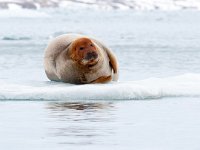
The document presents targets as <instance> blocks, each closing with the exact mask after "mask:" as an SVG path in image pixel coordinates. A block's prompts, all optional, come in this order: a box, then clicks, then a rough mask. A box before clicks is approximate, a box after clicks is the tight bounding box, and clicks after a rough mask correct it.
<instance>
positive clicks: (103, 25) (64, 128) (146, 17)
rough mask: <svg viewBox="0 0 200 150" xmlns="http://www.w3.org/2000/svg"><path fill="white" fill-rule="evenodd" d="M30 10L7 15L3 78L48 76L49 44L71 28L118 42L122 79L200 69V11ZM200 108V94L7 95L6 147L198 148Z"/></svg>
mask: <svg viewBox="0 0 200 150" xmlns="http://www.w3.org/2000/svg"><path fill="white" fill-rule="evenodd" d="M0 13H1V12H0ZM16 13H19V12H16ZM23 13H24V14H26V13H28V12H26V11H24V12H23ZM23 13H20V14H19V16H18V15H17V14H16V15H15V16H16V17H10V16H9V15H8V16H7V17H1V18H0V29H1V30H0V80H3V81H5V82H6V81H9V82H18V83H24V82H27V81H28V82H29V81H31V82H44V81H47V78H46V76H45V74H44V70H43V52H44V48H45V47H46V45H47V43H48V41H49V39H50V38H52V37H55V36H57V35H60V34H63V33H72V32H73V33H80V34H86V35H91V36H95V37H97V38H98V39H101V40H102V41H104V42H105V43H106V44H107V45H108V46H110V47H111V48H112V49H113V51H114V52H115V53H116V55H117V57H118V59H119V64H120V81H132V80H138V79H146V78H150V77H169V76H175V75H181V74H184V73H200V65H199V64H200V59H199V58H200V42H199V41H200V19H199V18H200V12H197V11H174V12H159V11H155V12H135V11H94V10H83V11H75V10H43V12H41V11H38V12H34V11H33V12H31V15H30V16H27V15H24V14H23ZM29 13H30V12H29ZM199 107H200V102H199V98H198V97H191V98H164V99H158V100H146V101H126V100H124V101H123V102H122V101H118V102H116V101H112V100H110V101H109V102H105V101H88V100H82V101H81V102H73V101H69V100H68V101H67V102H60V101H59V100H58V101H57V102H52V101H46V102H45V101H37V102H35V101H31V99H30V100H27V101H15V100H12V101H4V100H1V102H0V149H6V150H18V149H19V150H21V149H29V150H34V149H48V150H51V149H57V150H62V149H87V150H90V149H91V150H92V149H108V150H111V149H123V150H124V149H129V150H132V149H148V150H149V149H154V150H155V149H158V150H160V149H176V150H177V149H182V150H183V149H199V148H200V144H199V140H200V128H199V126H200V121H199V117H200V111H199Z"/></svg>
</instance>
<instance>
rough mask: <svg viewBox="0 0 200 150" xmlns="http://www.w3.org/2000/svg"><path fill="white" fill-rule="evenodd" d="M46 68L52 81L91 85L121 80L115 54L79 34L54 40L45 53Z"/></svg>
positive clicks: (99, 43) (102, 45) (93, 40)
mask: <svg viewBox="0 0 200 150" xmlns="http://www.w3.org/2000/svg"><path fill="white" fill-rule="evenodd" d="M44 67H45V72H46V75H47V77H48V78H49V79H50V80H52V81H61V82H66V83H72V84H88V83H106V82H109V81H117V80H118V63H117V59H116V57H115V55H114V54H113V52H112V51H111V50H110V49H109V48H107V47H106V46H105V45H104V44H103V43H101V42H99V41H98V40H96V39H93V38H89V37H86V36H82V35H78V34H64V35H61V36H58V37H56V38H55V39H53V40H52V41H51V42H50V43H49V44H48V46H47V48H46V50H45V56H44Z"/></svg>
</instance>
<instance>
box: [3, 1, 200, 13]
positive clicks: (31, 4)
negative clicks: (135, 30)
mask: <svg viewBox="0 0 200 150" xmlns="http://www.w3.org/2000/svg"><path fill="white" fill-rule="evenodd" d="M10 4H15V5H19V6H21V7H23V8H31V9H38V8H43V7H44V8H48V7H65V8H73V9H76V10H78V9H80V8H86V9H88V8H93V9H104V10H110V9H121V10H124V9H125V10H126V9H134V10H157V9H159V10H167V11H168V10H180V9H196V10H200V1H199V0H178V1H177V0H118V1H116V0H101V1H99V0H78V1H73V0H48V1H44V0H29V1H25V0H0V8H1V7H2V8H8V9H9V8H10V7H9V5H10Z"/></svg>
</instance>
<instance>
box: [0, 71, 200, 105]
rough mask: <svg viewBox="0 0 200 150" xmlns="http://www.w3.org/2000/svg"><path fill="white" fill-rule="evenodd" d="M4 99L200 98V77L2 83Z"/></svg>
mask: <svg viewBox="0 0 200 150" xmlns="http://www.w3.org/2000/svg"><path fill="white" fill-rule="evenodd" d="M0 85H1V86H0V99H1V100H59V101H60V100H63V101H66V102H67V101H71V100H81V101H84V100H110V101H113V100H141V99H158V98H166V97H200V74H186V75H181V76H177V77H169V78H163V79H159V78H150V79H146V80H141V81H126V82H113V83H110V84H92V85H72V84H66V83H58V82H43V83H42V82H38V83H35V82H30V83H26V84H25V83H18V84H13V83H9V82H4V81H0Z"/></svg>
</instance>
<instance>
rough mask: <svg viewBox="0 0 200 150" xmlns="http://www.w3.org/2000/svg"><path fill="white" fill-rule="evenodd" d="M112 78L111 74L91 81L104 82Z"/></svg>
mask: <svg viewBox="0 0 200 150" xmlns="http://www.w3.org/2000/svg"><path fill="white" fill-rule="evenodd" d="M111 80H112V77H111V76H107V77H106V76H102V77H99V78H98V79H96V80H94V81H92V82H91V83H106V82H109V81H111Z"/></svg>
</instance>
